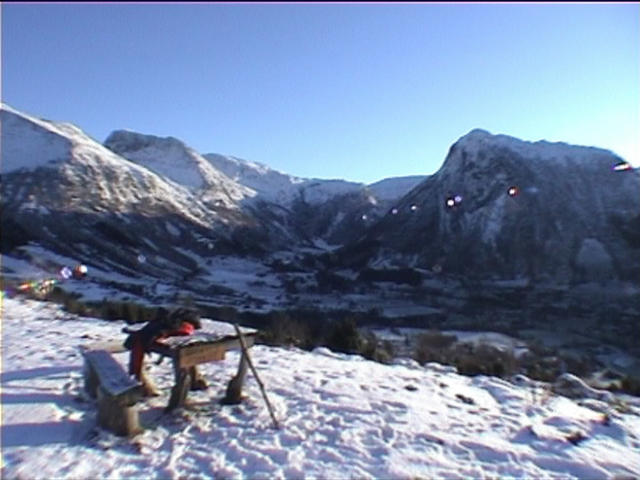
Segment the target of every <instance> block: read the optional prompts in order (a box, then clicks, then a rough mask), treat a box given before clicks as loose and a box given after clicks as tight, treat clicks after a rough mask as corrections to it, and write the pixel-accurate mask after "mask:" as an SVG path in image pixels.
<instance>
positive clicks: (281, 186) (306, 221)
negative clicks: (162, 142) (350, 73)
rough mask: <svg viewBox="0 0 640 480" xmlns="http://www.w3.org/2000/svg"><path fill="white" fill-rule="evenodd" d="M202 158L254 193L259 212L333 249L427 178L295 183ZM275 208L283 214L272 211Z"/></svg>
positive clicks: (235, 162) (220, 158) (231, 161)
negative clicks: (264, 211)
mask: <svg viewBox="0 0 640 480" xmlns="http://www.w3.org/2000/svg"><path fill="white" fill-rule="evenodd" d="M204 157H205V158H206V159H207V160H209V161H210V162H211V163H212V165H214V166H215V167H216V168H217V169H219V170H221V171H222V172H224V173H225V174H226V175H227V176H228V177H230V178H232V179H233V180H235V181H237V182H238V183H240V184H242V185H245V186H247V187H249V188H251V189H252V190H255V191H256V192H257V196H256V200H259V201H262V202H263V204H262V208H266V209H270V210H272V213H273V214H274V215H280V216H281V217H282V221H283V222H286V223H288V224H289V225H290V226H291V228H294V229H295V230H296V231H298V232H301V233H302V234H303V235H304V236H306V237H307V238H309V239H320V240H323V241H327V242H329V243H330V244H334V245H335V244H341V243H344V242H348V241H350V240H355V239H357V238H360V236H361V235H362V234H363V233H364V232H365V231H366V229H367V228H368V227H369V226H370V225H371V224H372V223H373V222H374V221H375V220H376V219H377V218H379V217H381V216H382V215H383V214H384V213H385V212H386V210H387V208H389V206H390V205H391V204H392V203H393V202H395V201H397V200H398V199H400V198H401V197H402V196H403V195H405V194H406V193H408V192H409V190H411V189H412V188H413V187H415V186H416V185H417V184H418V183H420V182H421V181H423V180H424V179H425V178H426V177H424V176H412V177H396V178H388V179H385V180H381V181H380V182H376V183H374V184H371V185H365V184H363V183H357V182H347V181H344V180H321V179H310V178H300V177H294V176H291V175H287V174H285V173H281V172H278V171H276V170H273V169H271V168H269V167H267V166H266V165H262V164H259V163H255V162H250V161H247V160H242V159H239V158H236V157H229V156H224V155H219V154H213V153H210V154H206V155H204ZM274 205H277V206H278V207H280V208H281V209H284V210H280V211H277V209H275V210H274ZM284 211H286V212H287V213H286V214H284ZM283 214H284V216H283Z"/></svg>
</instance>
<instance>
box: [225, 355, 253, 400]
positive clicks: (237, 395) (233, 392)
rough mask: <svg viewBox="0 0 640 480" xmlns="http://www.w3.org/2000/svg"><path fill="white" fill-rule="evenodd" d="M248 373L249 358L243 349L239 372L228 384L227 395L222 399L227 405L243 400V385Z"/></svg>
mask: <svg viewBox="0 0 640 480" xmlns="http://www.w3.org/2000/svg"><path fill="white" fill-rule="evenodd" d="M246 374H247V358H246V355H245V353H244V351H242V353H241V355H240V363H239V365H238V373H236V376H235V377H233V378H232V379H231V380H230V381H229V384H228V385H227V395H226V396H225V397H224V399H223V400H222V403H224V404H225V405H237V404H238V403H240V402H241V401H242V385H243V384H244V377H245V375H246Z"/></svg>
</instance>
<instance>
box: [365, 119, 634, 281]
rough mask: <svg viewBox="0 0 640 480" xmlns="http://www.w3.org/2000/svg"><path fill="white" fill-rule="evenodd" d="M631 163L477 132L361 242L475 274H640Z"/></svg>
mask: <svg viewBox="0 0 640 480" xmlns="http://www.w3.org/2000/svg"><path fill="white" fill-rule="evenodd" d="M623 163H624V162H623V160H622V159H621V158H619V157H617V156H615V155H614V154H612V153H611V152H609V151H606V150H602V149H598V148H593V147H579V146H572V145H567V144H562V143H549V142H535V143H531V142H525V141H522V140H518V139H516V138H513V137H508V136H505V135H491V134H489V133H488V132H485V131H482V130H474V131H472V132H470V133H469V134H468V135H466V136H464V137H462V138H461V139H460V140H458V141H457V142H456V143H455V144H454V145H453V146H452V147H451V149H450V151H449V154H448V156H447V158H446V160H445V162H444V164H443V166H442V167H441V169H440V170H439V171H438V172H437V173H436V174H434V175H433V176H431V177H429V178H428V179H426V180H425V181H424V182H423V183H421V184H420V185H419V186H418V187H416V188H414V189H413V190H412V191H411V192H410V193H409V194H408V195H406V196H405V197H404V198H403V199H402V200H401V202H399V203H398V205H397V207H396V208H395V209H394V210H392V211H389V212H388V213H387V215H386V216H385V217H384V218H383V219H382V220H381V221H380V222H379V223H378V224H376V225H375V226H374V227H373V228H372V230H371V231H370V233H369V235H368V236H367V238H366V240H365V242H363V244H362V246H363V248H364V249H366V248H368V249H369V254H370V256H369V261H370V262H371V264H376V262H377V263H380V262H384V261H389V260H390V259H393V258H395V259H396V261H397V263H398V264H403V265H405V266H406V265H407V264H410V265H413V266H420V267H423V268H427V269H432V268H433V269H435V270H436V271H444V272H449V273H462V274H465V275H467V276H468V275H478V276H484V277H491V276H498V277H501V278H516V277H528V278H531V279H542V278H547V279H555V280H561V281H563V282H572V281H581V280H598V281H604V280H606V279H610V278H622V279H636V280H637V278H639V275H640V255H639V251H638V248H639V247H640V244H639V242H638V238H637V236H638V234H639V233H640V232H639V231H637V230H638V218H639V214H640V196H639V195H638V192H639V191H640V174H639V173H638V171H636V170H633V169H627V170H621V169H617V168H616V166H617V165H620V164H623ZM367 245H368V246H367ZM356 247H357V245H356ZM354 248H355V247H354Z"/></svg>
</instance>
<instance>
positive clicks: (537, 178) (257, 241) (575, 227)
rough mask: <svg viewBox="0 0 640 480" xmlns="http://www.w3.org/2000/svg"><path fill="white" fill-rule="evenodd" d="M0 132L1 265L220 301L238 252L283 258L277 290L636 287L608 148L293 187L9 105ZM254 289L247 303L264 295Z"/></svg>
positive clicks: (567, 149) (546, 150)
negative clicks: (462, 284) (73, 266)
mask: <svg viewBox="0 0 640 480" xmlns="http://www.w3.org/2000/svg"><path fill="white" fill-rule="evenodd" d="M0 121H1V122H2V134H1V135H2V137H1V140H2V189H3V203H2V232H1V233H2V253H3V255H4V256H5V257H6V258H17V259H21V260H22V261H26V262H32V263H33V262H36V263H39V264H41V265H45V266H47V265H48V268H50V269H53V268H54V266H55V265H56V264H58V266H59V264H60V263H61V262H62V260H60V258H64V259H73V260H74V261H76V262H82V263H85V264H88V265H89V266H90V267H91V269H92V271H95V272H103V273H105V272H109V273H111V274H114V275H115V274H117V275H120V276H122V277H120V278H128V279H138V280H137V281H139V280H140V279H150V280H153V281H154V282H158V281H161V282H165V283H167V284H171V285H173V286H174V287H175V288H176V289H186V290H190V291H194V289H196V290H197V288H199V289H200V290H198V291H199V292H201V293H202V292H208V293H207V296H208V298H210V299H211V297H213V298H217V300H216V301H218V302H219V303H224V302H225V301H227V300H228V299H227V300H225V298H222V297H220V298H218V297H216V295H217V294H216V292H218V293H219V292H220V291H222V290H220V289H218V290H215V289H213V290H212V289H211V288H208V289H207V288H205V287H203V284H206V283H207V282H211V281H212V280H211V278H210V277H208V276H207V275H209V274H210V269H213V268H214V267H213V265H219V264H220V262H222V259H229V258H235V259H239V261H240V260H242V262H245V263H243V265H245V266H246V265H249V264H251V265H252V266H251V267H250V269H251V273H252V274H255V272H257V271H258V270H260V269H261V268H263V267H264V268H266V269H267V270H269V269H271V270H269V271H271V272H274V274H275V273H277V274H281V273H282V272H283V265H286V266H287V267H286V268H285V269H284V270H290V271H291V272H297V273H296V274H295V275H297V277H295V278H294V276H292V277H290V278H280V279H279V282H280V283H279V287H278V288H280V289H283V288H284V287H285V286H286V285H292V283H291V282H294V284H295V285H296V286H295V288H294V290H296V291H298V293H305V292H307V293H309V292H312V291H316V290H314V289H319V288H320V283H322V282H321V281H320V280H318V279H319V278H320V277H318V275H320V276H321V277H322V275H325V276H324V277H322V278H324V279H325V280H326V278H329V277H326V274H330V275H333V277H331V278H333V280H334V281H336V282H338V284H340V282H347V283H346V284H345V285H347V284H349V285H350V286H353V285H354V283H353V282H354V281H355V282H356V283H357V280H358V279H363V278H364V277H366V276H367V275H369V277H368V278H377V280H376V281H382V282H384V281H385V280H386V281H391V282H392V283H394V281H395V280H394V278H393V272H395V271H403V269H404V271H406V270H407V269H408V270H411V271H412V272H413V275H414V277H415V278H416V279H417V280H416V281H415V282H413V281H412V282H413V283H417V284H418V285H420V284H421V282H422V284H423V286H424V282H425V281H427V280H428V281H431V280H432V279H434V278H435V279H436V280H437V279H442V281H443V282H444V279H451V278H462V279H465V280H467V281H471V280H472V281H476V282H477V281H494V282H499V281H502V282H504V281H515V282H517V281H525V282H528V283H529V284H545V285H551V284H553V285H565V286H566V285H577V284H583V283H588V282H600V283H603V282H626V283H627V284H629V285H631V286H632V287H633V288H637V287H638V279H639V278H640V251H639V249H640V196H639V195H638V192H640V173H639V172H638V170H637V169H634V168H630V167H629V165H628V164H626V163H625V162H624V160H623V159H622V158H619V157H618V156H616V155H615V154H613V153H612V152H610V151H607V150H603V149H599V148H595V147H583V146H573V145H568V144H565V143H550V142H546V141H539V142H527V141H523V140H519V139H516V138H513V137H509V136H507V135H493V134H491V133H489V132H487V131H484V130H473V131H471V132H469V133H468V134H467V135H465V136H463V137H462V138H460V139H458V140H457V141H456V142H455V143H454V144H453V145H452V147H451V149H450V151H449V153H448V155H447V157H446V158H445V160H444V163H443V165H442V167H441V168H440V169H439V170H438V171H437V172H436V173H435V174H433V175H425V176H412V177H398V178H389V179H384V180H381V181H379V182H376V183H374V184H371V185H365V184H361V183H356V182H349V181H345V180H321V179H308V178H299V177H295V176H291V175H288V174H286V173H282V172H278V171H276V170H273V169H271V168H269V167H268V166H266V165H263V164H260V163H257V162H251V161H246V160H242V159H239V158H236V157H232V156H225V155H220V154H215V153H204V154H203V153H199V152H197V151H195V150H194V149H193V148H190V147H189V146H188V145H186V144H185V143H184V142H182V141H181V140H179V139H176V138H172V137H169V138H161V137H157V136H153V135H148V134H142V133H136V132H131V131H126V130H115V131H114V132H113V133H111V134H110V135H109V136H108V138H107V139H106V140H105V142H104V144H100V143H99V142H97V141H96V140H94V139H92V138H91V137H90V136H88V135H87V134H85V133H84V132H82V130H81V129H79V128H78V127H76V126H73V125H70V124H66V123H57V122H52V121H49V120H44V119H40V118H37V117H35V116H32V115H29V114H26V113H23V112H20V111H18V110H16V109H14V108H12V107H10V106H8V105H6V104H2V107H1V110H0ZM35 252H37V253H35ZM224 261H225V262H226V261H227V260H224ZM216 262H218V263H216ZM242 262H240V263H242ZM246 262H249V263H246ZM5 264H6V262H5ZM274 265H277V267H274ZM7 268H8V267H7ZM247 268H249V267H247ZM371 272H374V274H373V277H371V275H372V273H371ZM375 272H378V273H377V274H376V273H375ZM379 272H387V273H389V272H391V273H389V275H391V276H390V277H389V276H387V277H385V275H384V273H383V274H380V273H379ZM5 273H9V274H10V273H14V274H15V273H16V272H15V271H13V272H9V271H7V269H6V268H5ZM245 273H246V272H245ZM363 273H364V274H365V275H364V277H363ZM105 275H106V273H105ZM243 275H244V273H243ZM292 275H293V274H292ZM376 275H378V277H376ZM380 275H381V276H380ZM105 278H106V277H105ZM110 278H111V277H110ZM229 278H230V277H229ZM194 279H196V280H198V282H197V284H198V287H197V288H196V287H195V286H194V285H195V283H192V284H189V282H190V281H194ZM396 280H397V278H396ZM252 281H253V282H254V284H257V283H259V282H260V281H261V280H260V279H256V278H255V277H254V278H253V280H252ZM295 282H297V283H295ZM111 283H112V284H113V281H112V282H111ZM276 283H277V282H276ZM276 283H274V285H275V284H276ZM396 283H397V282H396ZM400 283H402V282H400ZM409 283H411V282H409ZM218 284H219V285H222V284H226V280H224V279H219V282H218ZM362 285H363V286H362V288H364V289H366V285H369V283H366V282H365V283H362ZM243 288H247V285H246V284H243ZM274 288H276V287H274ZM249 290H250V291H249V292H247V291H244V292H242V294H240V293H238V292H236V293H238V295H239V296H240V297H242V298H246V297H247V295H248V296H250V297H251V296H252V295H257V293H256V292H257V291H258V290H259V289H253V288H250V289H249ZM254 290H255V291H254ZM224 291H225V292H226V293H229V292H228V289H227V290H224ZM403 295H404V294H403ZM272 296H277V295H276V294H273V295H272ZM403 298H405V297H403ZM289 300H291V298H289ZM298 300H300V298H298ZM307 300H308V299H306V300H304V301H305V302H306V301H307ZM340 300H342V299H340ZM212 301H213V300H212ZM283 301H284V300H283ZM300 301H302V300H300ZM309 301H310V300H309ZM337 301H338V300H336V302H337ZM242 302H244V300H242ZM262 302H263V303H264V299H262ZM351 302H352V303H353V302H354V300H352V301H351ZM359 302H360V300H358V302H357V303H359Z"/></svg>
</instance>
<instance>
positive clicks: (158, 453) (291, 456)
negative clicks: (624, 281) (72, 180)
mask: <svg viewBox="0 0 640 480" xmlns="http://www.w3.org/2000/svg"><path fill="white" fill-rule="evenodd" d="M2 319H3V362H2V376H1V379H0V382H1V387H2V395H3V397H2V405H3V408H2V422H1V425H0V433H1V437H2V467H1V470H0V473H1V474H2V477H3V478H29V479H34V480H35V479H50V478H123V477H126V478H187V477H188V478H331V479H334V478H335V479H342V478H394V479H411V478H474V479H475V478H563V479H567V480H571V479H616V478H617V479H621V478H636V477H638V476H640V437H639V432H640V404H639V403H638V399H637V398H633V397H626V398H625V399H618V400H617V402H616V401H611V400H612V399H613V396H612V395H611V394H610V393H608V392H604V394H603V395H602V396H599V395H597V396H599V397H600V398H601V399H600V400H597V399H595V398H588V397H590V396H593V395H590V394H592V393H594V392H593V391H591V390H583V391H582V392H581V391H579V390H578V391H577V392H576V393H575V394H574V395H572V398H567V397H564V396H560V395H557V394H555V393H552V391H551V389H550V385H549V384H543V383H540V382H534V381H531V380H529V379H527V378H526V377H523V376H518V377H517V378H514V379H513V381H512V382H507V381H505V380H501V379H498V378H494V377H486V376H476V377H465V376H461V375H458V374H457V373H455V370H454V369H453V368H452V367H445V366H442V365H439V364H433V363H432V364H427V365H425V366H420V365H418V364H417V363H416V362H414V361H411V360H398V361H396V363H395V364H393V365H382V364H378V363H374V362H371V361H367V360H364V359H363V358H362V357H358V356H351V355H344V354H336V353H333V352H331V351H329V350H327V349H324V348H320V349H316V350H315V351H313V352H304V351H301V350H298V349H284V348H275V347H266V346H263V345H256V346H254V347H253V348H252V349H251V351H252V358H253V362H254V364H255V366H256V368H257V369H258V371H259V374H260V377H261V380H262V381H263V383H264V385H265V387H266V391H267V395H268V396H269V400H270V402H271V404H272V405H273V407H274V410H275V415H276V417H277V418H278V420H279V422H280V424H281V428H280V429H279V430H274V429H273V428H272V423H271V419H270V417H269V414H268V411H267V409H266V407H265V405H264V402H263V399H262V397H261V393H260V389H259V386H258V384H257V382H256V381H255V379H254V378H253V377H252V375H251V374H248V375H247V380H246V383H245V387H244V392H243V393H245V395H246V398H245V399H244V400H243V402H242V403H241V404H240V405H237V406H222V405H220V404H219V399H220V398H221V397H222V396H224V389H225V387H226V384H227V382H228V381H229V379H230V378H231V377H232V376H233V375H235V373H236V370H237V366H238V361H239V357H240V355H239V352H237V351H230V352H228V353H227V355H226V358H225V360H223V361H220V362H212V363H206V364H203V365H202V366H201V371H202V373H203V374H204V376H205V378H206V379H207V381H209V383H210V387H209V389H208V390H205V391H196V392H190V393H189V396H188V400H189V401H190V402H191V403H190V405H189V406H187V407H186V408H185V409H179V410H177V411H174V412H173V413H171V414H166V415H163V414H162V410H163V408H164V407H165V406H166V404H167V402H168V398H169V392H170V390H171V387H172V385H173V380H174V373H173V370H172V367H171V365H170V362H164V363H163V364H161V365H156V364H155V362H149V368H150V370H149V376H150V377H151V378H152V379H153V380H154V382H156V384H157V385H158V387H159V389H160V393H161V395H160V396H159V397H154V398H147V399H143V400H142V401H141V402H139V404H138V408H139V411H140V419H141V424H142V426H143V427H144V428H145V431H144V432H143V433H141V434H139V435H137V436H135V437H133V438H131V439H127V438H119V437H115V436H113V435H112V434H110V433H108V432H106V431H104V430H102V429H100V428H98V427H96V405H95V401H93V400H91V399H89V398H88V397H87V396H86V394H85V393H84V385H83V377H82V368H83V367H82V357H81V354H80V352H79V350H78V346H79V345H82V344H86V343H91V342H96V341H102V340H114V339H117V338H122V339H123V340H124V335H123V334H122V333H121V328H122V326H123V325H124V324H123V322H119V321H111V322H107V321H102V320H98V319H93V318H79V317H77V316H75V315H70V314H68V313H65V312H63V311H62V310H61V309H60V308H59V307H58V306H55V305H53V304H46V303H40V302H35V301H31V300H23V299H20V298H15V299H5V301H4V303H3V311H2ZM207 322H208V320H206V319H205V320H203V323H204V326H205V328H206V323H207ZM116 359H117V360H118V361H119V362H121V363H122V365H123V366H125V367H126V364H127V360H128V358H127V354H126V353H124V354H116ZM595 393H597V392H595ZM616 403H617V404H618V405H625V408H624V409H622V408H616Z"/></svg>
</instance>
